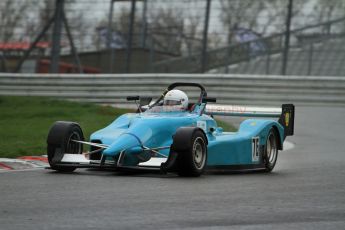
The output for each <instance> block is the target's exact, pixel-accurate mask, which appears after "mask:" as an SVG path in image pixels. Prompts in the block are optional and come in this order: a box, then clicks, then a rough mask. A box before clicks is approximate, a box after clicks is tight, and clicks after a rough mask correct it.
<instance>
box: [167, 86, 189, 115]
mask: <svg viewBox="0 0 345 230" xmlns="http://www.w3.org/2000/svg"><path fill="white" fill-rule="evenodd" d="M163 105H164V106H167V105H168V106H169V105H173V106H179V105H181V109H183V110H186V109H187V108H188V97H187V94H185V93H184V92H183V91H181V90H178V89H173V90H170V91H169V92H168V93H167V94H165V97H164V102H163Z"/></svg>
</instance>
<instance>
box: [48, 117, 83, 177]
mask: <svg viewBox="0 0 345 230" xmlns="http://www.w3.org/2000/svg"><path fill="white" fill-rule="evenodd" d="M74 140H77V141H83V140H84V135H83V132H82V130H81V128H80V126H79V124H78V123H75V122H67V121H57V122H55V123H54V124H53V126H52V127H51V128H50V131H49V134H48V137H47V154H48V162H49V165H50V167H51V168H52V169H54V170H56V171H59V172H73V171H74V170H75V169H76V167H74V166H68V165H63V166H61V165H59V163H61V160H62V158H63V156H64V154H65V153H69V154H82V152H83V145H82V144H81V143H77V142H75V141H74Z"/></svg>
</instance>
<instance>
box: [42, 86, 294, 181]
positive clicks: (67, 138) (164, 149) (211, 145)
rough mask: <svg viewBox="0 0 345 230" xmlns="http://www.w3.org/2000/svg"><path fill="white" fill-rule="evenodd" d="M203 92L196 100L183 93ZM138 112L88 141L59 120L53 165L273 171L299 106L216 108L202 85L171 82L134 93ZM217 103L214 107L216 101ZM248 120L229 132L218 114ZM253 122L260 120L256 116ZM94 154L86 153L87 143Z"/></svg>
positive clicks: (184, 172) (66, 168)
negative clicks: (156, 90)
mask: <svg viewBox="0 0 345 230" xmlns="http://www.w3.org/2000/svg"><path fill="white" fill-rule="evenodd" d="M185 88H187V89H193V90H194V91H195V90H197V91H200V94H199V92H198V97H197V99H195V101H190V100H189V98H188V96H187V94H186V93H185V92H184V91H182V90H181V89H185ZM127 100H129V101H135V102H136V103H137V105H138V110H137V112H136V113H128V114H124V115H122V116H120V117H118V118H117V119H116V120H115V121H113V122H112V123H111V124H109V125H108V126H107V127H105V128H103V129H101V130H98V131H96V132H94V133H93V134H92V135H91V136H90V140H89V141H85V140H84V136H83V132H82V129H81V128H80V126H79V125H78V124H77V123H75V122H66V121H57V122H55V123H54V124H53V126H52V127H51V129H50V131H49V134H48V137H47V144H48V145H47V153H48V161H49V164H50V168H51V169H53V170H57V171H60V172H72V171H74V170H75V169H76V168H107V169H109V168H110V169H115V170H131V171H132V170H135V171H140V170H145V171H159V172H163V173H177V174H178V175H180V176H200V175H201V174H202V173H203V172H204V171H205V170H225V169H231V170H233V169H262V170H265V171H267V172H270V171H272V170H273V168H274V166H275V164H276V161H277V157H278V150H282V149H283V142H284V140H285V138H286V136H290V135H293V132H294V116H295V115H294V114H295V108H294V105H292V104H284V105H282V108H279V109H273V108H259V107H247V106H231V105H217V104H214V103H215V102H216V99H215V98H210V97H207V92H206V90H205V88H204V87H203V86H202V85H200V84H197V83H180V82H178V83H173V84H171V85H169V86H168V88H167V89H166V90H165V91H164V92H163V93H162V95H161V96H160V97H159V98H158V99H156V100H154V101H152V98H148V97H139V96H130V97H127ZM212 103H213V104H212ZM216 115H222V116H243V117H248V118H250V119H247V120H244V121H243V122H242V123H241V124H240V126H239V129H238V131H237V132H224V131H223V129H222V128H221V127H218V126H217V122H216V121H215V120H214V119H213V116H216ZM253 117H256V118H255V119H253ZM84 145H89V146H90V150H89V151H88V152H87V153H83V146H84Z"/></svg>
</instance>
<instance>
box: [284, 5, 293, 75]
mask: <svg viewBox="0 0 345 230" xmlns="http://www.w3.org/2000/svg"><path fill="white" fill-rule="evenodd" d="M292 7H293V0H289V4H288V14H287V17H286V32H285V43H284V52H283V60H282V62H283V63H282V71H281V74H282V75H286V67H287V62H288V58H289V57H288V56H289V46H290V29H291V28H290V27H291V19H292Z"/></svg>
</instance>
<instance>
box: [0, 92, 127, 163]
mask: <svg viewBox="0 0 345 230" xmlns="http://www.w3.org/2000/svg"><path fill="white" fill-rule="evenodd" d="M126 112H128V110H125V109H114V108H112V107H109V106H98V105H94V104H90V103H77V102H69V101H62V100H54V99H47V98H40V97H12V96H1V97H0V157H17V156H24V155H41V154H45V153H46V138H47V135H48V131H49V128H50V126H51V125H52V124H53V123H54V122H55V121H59V120H66V121H76V122H78V123H79V124H80V125H81V127H82V128H83V132H84V136H85V137H88V136H90V134H91V133H92V132H94V131H95V130H97V129H100V128H102V127H104V126H105V125H107V124H109V123H110V122H111V121H113V120H114V119H115V118H116V117H117V116H119V115H121V114H123V113H126Z"/></svg>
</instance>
